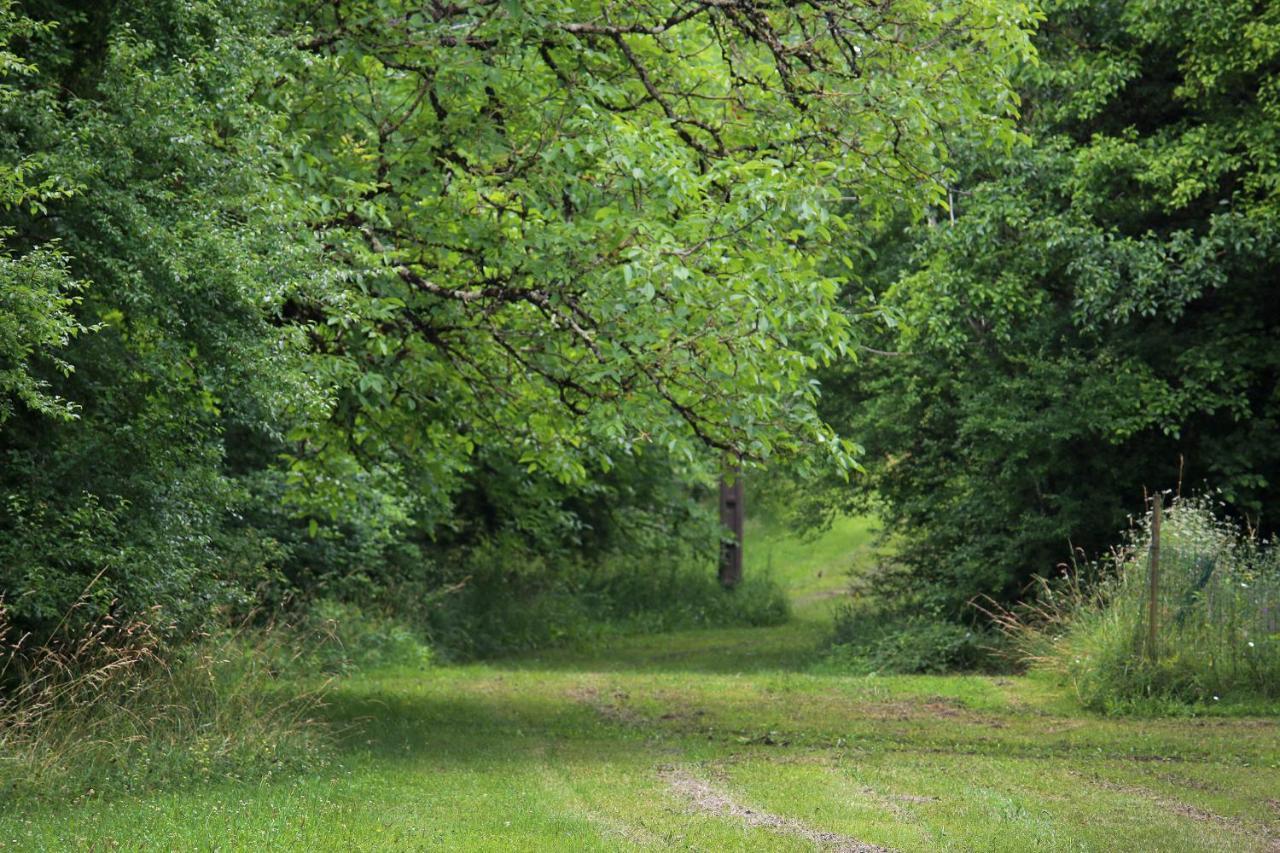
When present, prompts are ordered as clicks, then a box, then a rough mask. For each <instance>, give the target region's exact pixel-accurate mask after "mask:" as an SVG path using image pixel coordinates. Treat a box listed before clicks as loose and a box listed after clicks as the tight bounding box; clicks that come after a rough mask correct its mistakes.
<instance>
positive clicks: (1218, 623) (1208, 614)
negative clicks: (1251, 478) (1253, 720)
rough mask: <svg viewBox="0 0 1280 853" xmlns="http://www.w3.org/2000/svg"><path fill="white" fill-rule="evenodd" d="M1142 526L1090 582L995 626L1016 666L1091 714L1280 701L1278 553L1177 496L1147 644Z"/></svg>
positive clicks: (1065, 585)
mask: <svg viewBox="0 0 1280 853" xmlns="http://www.w3.org/2000/svg"><path fill="white" fill-rule="evenodd" d="M1150 542H1151V534H1150V524H1149V521H1148V523H1147V525H1146V526H1145V527H1144V528H1143V529H1142V530H1141V531H1138V532H1137V533H1136V534H1135V535H1133V536H1131V537H1130V541H1129V542H1128V543H1127V544H1126V546H1125V547H1123V548H1122V549H1120V550H1119V551H1118V552H1117V554H1116V555H1115V556H1114V557H1113V559H1112V560H1111V561H1109V562H1108V563H1107V564H1104V565H1101V566H1095V567H1093V574H1094V575H1095V576H1096V577H1095V578H1094V579H1092V582H1091V583H1088V582H1085V581H1082V580H1081V578H1080V575H1079V574H1078V573H1077V574H1073V573H1066V576H1065V577H1063V578H1061V579H1060V580H1058V581H1057V582H1048V581H1044V582H1042V584H1041V586H1042V591H1041V595H1040V597H1039V599H1038V600H1037V601H1036V602H1034V603H1033V604H1030V605H1027V606H1024V607H1022V608H1019V609H1017V610H1015V611H1012V612H1010V611H997V612H996V616H997V621H998V624H999V625H1000V626H1001V628H1002V629H1003V630H1004V631H1005V633H1006V634H1008V635H1009V636H1010V637H1011V638H1012V639H1013V640H1014V643H1015V648H1016V649H1017V650H1018V652H1019V654H1020V655H1021V656H1022V657H1023V659H1024V660H1026V661H1028V662H1030V663H1031V664H1032V665H1033V666H1035V667H1037V668H1040V669H1043V670H1047V671H1051V672H1054V673H1057V674H1058V675H1059V676H1060V677H1062V678H1063V679H1064V680H1065V681H1066V682H1067V683H1069V684H1070V685H1071V686H1072V687H1073V688H1074V689H1075V691H1076V693H1077V694H1078V695H1079V697H1080V699H1081V701H1082V702H1083V703H1084V704H1085V705H1087V706H1089V707H1093V708H1097V709H1100V710H1108V711H1123V710H1130V709H1135V708H1142V707H1168V706H1169V705H1170V704H1183V705H1186V704H1188V703H1189V704H1193V705H1194V704H1210V705H1211V704H1216V703H1219V702H1223V701H1225V702H1228V703H1231V702H1244V703H1248V702H1253V701H1256V700H1259V699H1261V700H1264V701H1265V700H1275V699H1277V698H1280V550H1277V547H1276V545H1275V543H1274V542H1271V543H1264V542H1261V541H1259V540H1258V539H1257V538H1256V537H1254V536H1252V535H1249V534H1247V533H1245V532H1243V531H1241V530H1240V529H1239V528H1238V527H1237V526H1236V525H1234V524H1232V523H1230V522H1227V521H1223V520H1221V519H1218V518H1216V517H1215V515H1214V513H1213V511H1212V507H1211V505H1210V503H1209V502H1208V501H1207V500H1205V499H1195V500H1178V501H1175V502H1174V505H1173V507H1172V508H1171V509H1169V510H1168V511H1167V513H1166V515H1165V521H1164V525H1163V529H1162V531H1161V536H1160V559H1159V584H1158V590H1159V592H1158V595H1157V597H1156V607H1155V611H1156V627H1157V632H1156V636H1157V642H1156V648H1155V649H1154V650H1152V649H1150V648H1149V647H1148V639H1147V638H1148V634H1149V624H1150V623H1149V613H1150V596H1149V586H1148V580H1149V574H1148V571H1149V564H1150V560H1149V553H1150Z"/></svg>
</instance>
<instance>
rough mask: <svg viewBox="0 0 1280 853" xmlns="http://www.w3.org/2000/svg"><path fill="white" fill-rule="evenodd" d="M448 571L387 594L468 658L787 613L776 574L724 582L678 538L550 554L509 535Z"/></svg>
mask: <svg viewBox="0 0 1280 853" xmlns="http://www.w3.org/2000/svg"><path fill="white" fill-rule="evenodd" d="M709 541H711V542H712V544H714V540H709ZM446 577H447V578H449V580H447V581H445V582H443V583H442V582H441V581H436V582H435V585H434V586H432V587H430V588H428V587H426V586H423V585H414V584H405V585H400V586H391V587H388V588H387V590H385V591H384V592H383V593H382V594H381V595H380V597H381V598H383V599H385V600H387V601H388V606H389V607H393V608H394V610H395V611H396V612H397V613H398V614H400V615H401V616H402V617H403V618H405V619H407V620H409V621H410V622H411V623H412V624H415V625H417V626H419V627H420V629H421V630H422V632H423V634H424V635H425V636H427V637H429V638H430V639H431V642H432V645H433V646H434V647H436V648H438V649H439V650H440V651H441V652H442V653H444V654H447V655H452V656H454V657H462V658H469V657H488V656H492V655H496V654H501V653H505V652H513V651H524V650H531V649H537V648H545V647H548V646H563V645H572V644H575V643H582V642H588V641H591V640H593V639H596V638H598V637H599V636H600V635H601V634H602V633H605V632H614V631H622V632H647V631H664V630H670V629H673V628H689V627H703V626H725V625H771V624H777V623H779V622H782V621H785V620H786V618H787V616H788V615H789V605H788V602H787V599H786V595H785V594H784V593H783V591H782V590H781V588H780V587H778V586H777V584H775V583H773V582H772V580H771V579H769V578H767V577H764V576H754V577H748V578H747V579H746V580H745V581H744V582H743V583H742V584H741V585H740V586H739V587H737V588H736V589H733V590H726V589H724V588H723V587H721V586H720V584H719V582H718V581H717V580H716V575H715V569H714V564H713V562H712V559H711V555H710V554H709V552H708V549H707V548H705V547H703V548H699V547H698V546H696V545H695V544H694V543H692V542H689V541H683V542H682V541H679V540H677V539H674V538H673V539H671V540H669V541H668V542H667V543H666V548H665V549H660V548H658V547H655V546H651V545H644V544H643V543H633V544H632V547H631V549H629V550H628V551H623V550H620V549H619V550H614V551H612V552H606V553H604V554H601V555H596V556H588V555H584V554H582V553H581V552H574V551H561V552H560V553H559V554H556V555H554V556H550V555H547V554H545V553H540V552H539V551H538V550H536V549H533V548H531V547H530V546H529V545H528V543H525V542H521V541H519V540H518V539H515V538H512V537H505V538H501V539H495V540H489V541H487V542H485V543H483V544H481V545H480V546H479V547H477V548H474V549H471V550H469V551H467V552H466V553H461V554H457V555H455V559H454V560H453V561H452V568H451V569H450V572H449V574H448V575H447V576H446ZM442 587H443V589H444V590H445V591H443V592H442ZM393 601H394V602H397V603H395V604H392V602H393Z"/></svg>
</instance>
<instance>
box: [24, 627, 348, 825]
mask: <svg viewBox="0 0 1280 853" xmlns="http://www.w3.org/2000/svg"><path fill="white" fill-rule="evenodd" d="M68 633H71V634H72V635H73V636H74V639H70V640H61V638H60V635H57V634H55V636H54V637H53V638H51V639H50V640H48V641H47V642H45V643H43V644H41V645H38V646H33V647H32V646H28V645H27V638H26V637H23V636H15V635H14V631H13V630H12V626H11V623H10V622H9V621H8V619H7V617H6V615H5V610H4V609H3V608H2V607H0V803H3V802H5V801H13V800H21V799H41V798H53V799H56V800H58V801H60V802H65V801H76V800H79V799H82V798H89V797H96V796H103V795H106V794H110V793H121V792H132V791H139V790H145V789H148V788H155V787H159V786H166V787H168V786H173V785H181V784H189V783H194V782H206V781H212V780H227V779H257V780H262V779H267V778H270V777H272V776H274V775H277V774H279V773H281V772H284V771H294V770H300V769H303V768H305V767H309V766H316V765H319V764H321V763H323V761H324V752H325V743H326V732H325V730H324V728H323V727H322V726H321V725H320V724H319V723H317V722H316V720H315V719H314V717H313V713H314V711H315V710H316V708H317V706H318V705H319V703H320V701H321V695H322V693H323V691H324V687H323V686H313V687H303V686H301V684H302V682H300V681H299V680H298V679H296V678H294V677H293V676H294V675H296V673H294V672H291V671H290V670H289V669H288V668H287V667H288V666H289V664H290V663H291V662H293V661H297V660H298V659H299V654H298V652H297V648H298V646H299V642H298V641H299V637H298V636H297V635H295V634H291V633H289V632H286V631H283V630H280V629H274V630H265V629H252V630H249V629H244V630H230V629H226V630H221V631H217V632H215V633H212V634H206V635H205V636H204V637H202V638H201V639H200V640H199V641H197V642H194V643H190V644H184V645H182V646H179V647H176V648H175V647H172V646H169V645H166V644H165V643H164V642H163V640H162V639H161V634H162V632H161V631H159V630H157V627H156V626H155V625H152V624H150V623H148V622H146V621H143V620H134V621H132V622H127V623H125V622H118V621H116V620H114V619H113V618H112V617H110V616H107V617H102V618H99V619H96V620H95V621H94V622H93V623H92V625H90V626H88V627H87V628H84V629H83V630H80V629H77V630H76V631H74V632H68Z"/></svg>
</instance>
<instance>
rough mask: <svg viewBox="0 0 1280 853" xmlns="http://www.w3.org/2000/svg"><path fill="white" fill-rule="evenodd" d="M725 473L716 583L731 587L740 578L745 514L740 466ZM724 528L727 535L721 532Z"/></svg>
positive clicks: (722, 489) (722, 478)
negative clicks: (718, 576) (717, 579)
mask: <svg viewBox="0 0 1280 853" xmlns="http://www.w3.org/2000/svg"><path fill="white" fill-rule="evenodd" d="M728 477H730V478H732V482H729V480H728V479H726V478H725V477H721V478H720V527H721V531H720V532H721V536H722V537H724V538H722V539H721V542H720V583H721V584H723V585H724V586H726V587H730V588H732V587H735V586H737V585H738V583H739V581H741V580H742V523H743V520H744V519H745V517H746V503H745V499H744V491H743V488H742V470H741V469H739V468H734V469H732V470H731V471H730V472H729V474H728ZM726 530H727V531H728V533H729V534H730V536H725V532H726Z"/></svg>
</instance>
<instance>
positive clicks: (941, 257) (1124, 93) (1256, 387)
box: [828, 0, 1280, 614]
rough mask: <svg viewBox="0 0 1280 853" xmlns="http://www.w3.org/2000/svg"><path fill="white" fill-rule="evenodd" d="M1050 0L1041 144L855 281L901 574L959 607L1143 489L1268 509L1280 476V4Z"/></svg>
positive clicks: (910, 233)
mask: <svg viewBox="0 0 1280 853" xmlns="http://www.w3.org/2000/svg"><path fill="white" fill-rule="evenodd" d="M1049 7H1050V8H1049V9H1048V20H1047V21H1046V22H1045V24H1044V25H1043V26H1042V27H1041V30H1040V32H1039V34H1038V36H1037V47H1038V51H1039V57H1040V61H1039V63H1038V64H1033V65H1028V66H1025V67H1024V68H1022V69H1021V71H1020V72H1019V75H1018V80H1019V85H1020V90H1021V91H1022V93H1023V109H1022V119H1021V130H1022V131H1023V132H1024V133H1025V134H1026V135H1027V136H1028V138H1029V144H1028V145H1026V146H1020V147H1018V148H1016V149H1015V150H1013V151H1012V152H1009V153H1007V154H1005V153H1001V152H994V156H993V154H992V153H981V152H977V151H969V152H967V153H966V154H965V156H964V160H965V162H966V163H967V167H966V168H965V169H963V170H962V174H961V176H960V177H958V178H957V179H956V181H955V182H954V184H953V185H952V187H951V188H950V190H949V200H950V202H951V207H950V209H949V210H948V209H947V208H946V207H939V208H938V209H937V210H935V211H933V213H932V215H930V216H927V217H924V218H922V221H921V222H920V223H919V224H918V225H912V226H909V227H906V228H904V227H903V224H904V222H906V221H907V220H905V219H900V220H899V221H898V222H897V224H896V225H895V226H894V227H893V228H887V229H886V230H885V232H884V233H883V234H882V237H881V239H880V241H879V242H878V243H877V244H875V245H874V248H875V249H876V250H877V254H876V255H875V262H874V263H872V264H871V265H870V269H869V270H868V274H867V275H865V276H862V277H861V278H859V279H856V280H854V282H853V285H852V286H851V287H850V288H849V289H848V295H849V298H850V300H851V302H852V303H854V304H855V310H856V311H859V312H866V313H870V314H875V315H877V316H880V317H882V318H884V319H885V320H886V321H887V322H886V324H885V330H884V332H883V335H882V339H881V340H880V341H878V342H871V341H868V346H870V347H871V350H870V351H864V353H863V359H862V363H861V364H860V365H858V366H857V367H850V368H842V369H841V370H840V371H839V373H840V376H839V377H838V378H834V379H833V382H832V384H833V385H836V386H838V387H839V388H841V389H842V390H841V391H840V392H837V393H831V394H829V396H828V399H829V401H831V404H832V405H831V415H832V417H833V419H834V421H835V422H837V423H840V424H841V425H842V427H843V428H844V429H846V430H847V431H848V432H849V433H850V434H853V435H857V436H858V437H859V439H860V440H861V441H862V442H863V443H864V444H865V445H866V446H867V448H868V467H869V469H870V471H871V473H872V476H871V478H870V487H871V489H873V490H874V492H875V494H876V495H877V496H878V497H879V498H880V499H882V501H883V505H884V507H885V511H886V513H887V515H888V516H889V518H891V519H892V520H893V523H894V526H895V527H896V528H897V529H900V530H902V531H903V532H904V533H905V534H906V535H905V536H904V538H903V543H902V546H903V550H902V557H903V561H904V562H905V564H906V566H907V567H908V569H909V571H908V572H906V573H905V574H899V575H897V580H898V581H899V583H897V584H896V589H897V590H898V591H899V592H900V593H903V594H906V595H908V596H910V597H911V600H915V601H920V602H922V603H924V604H925V605H927V606H931V607H935V608H937V609H939V610H941V611H943V612H948V613H952V614H956V613H960V612H963V611H964V605H965V602H966V601H967V600H968V599H970V598H971V597H972V596H974V595H977V594H986V595H991V596H994V597H996V598H998V599H1000V600H1003V601H1009V600H1012V599H1014V598H1016V597H1017V596H1018V595H1019V594H1020V593H1021V592H1022V591H1023V590H1024V587H1025V585H1026V583H1027V581H1028V580H1029V578H1030V577H1031V576H1032V575H1033V574H1037V573H1043V574H1048V573H1050V572H1052V571H1053V570H1054V569H1055V567H1056V566H1057V565H1058V564H1060V563H1063V562H1069V561H1070V560H1071V559H1072V549H1073V547H1074V548H1076V549H1082V550H1083V551H1084V552H1085V553H1087V554H1088V555H1089V556H1090V557H1094V556H1098V555H1099V554H1101V553H1102V552H1104V551H1105V549H1106V548H1107V547H1109V546H1110V545H1111V544H1112V543H1114V542H1116V541H1117V540H1118V537H1119V533H1120V531H1122V530H1123V529H1124V528H1125V526H1126V525H1127V523H1128V518H1129V516H1130V514H1132V515H1140V514H1141V513H1142V511H1143V498H1144V490H1145V491H1147V492H1150V491H1153V490H1155V489H1170V488H1174V487H1175V486H1176V485H1177V484H1179V482H1181V483H1182V484H1183V487H1184V488H1185V489H1187V490H1191V489H1200V488H1204V487H1205V486H1206V485H1207V486H1208V487H1211V488H1214V489H1217V490H1220V492H1221V495H1222V497H1223V499H1224V500H1225V501H1226V502H1227V503H1228V504H1229V505H1230V506H1231V507H1232V508H1233V510H1234V511H1235V512H1236V513H1237V514H1238V515H1240V516H1243V517H1245V518H1247V519H1248V520H1249V521H1250V523H1252V524H1254V525H1255V526H1256V525H1258V524H1259V523H1260V524H1261V525H1262V527H1264V528H1271V527H1274V523H1275V522H1274V513H1271V512H1269V507H1270V506H1271V505H1273V504H1274V503H1275V502H1276V500H1277V498H1278V497H1280V492H1278V491H1277V490H1278V489H1280V430H1278V429H1277V426H1278V425H1280V424H1278V419H1280V386H1278V385H1277V381H1278V379H1280V347H1277V346H1276V341H1277V340H1278V339H1280V338H1278V335H1280V329H1278V328H1277V327H1278V326H1280V302H1277V300H1276V299H1275V293H1274V281H1275V270H1276V269H1277V265H1278V264H1280V228H1278V227H1277V226H1278V225H1280V206H1278V201H1280V166H1278V164H1277V161H1276V158H1275V152H1276V150H1277V138H1276V132H1277V127H1280V123H1278V122H1277V112H1278V111H1280V76H1277V73H1278V71H1280V65H1278V64H1277V59H1278V57H1280V37H1278V36H1277V33H1278V32H1280V30H1278V29H1277V26H1276V24H1277V17H1276V15H1277V10H1276V9H1275V8H1273V7H1267V8H1266V10H1265V11H1262V12H1259V11H1258V9H1257V4H1254V3H1249V2H1228V3H1219V2H1199V0H1187V2H1174V3H1168V2H1129V3H1097V2H1082V0H1063V1H1061V2H1054V3H1051V4H1049ZM847 496H848V494H847V493H845V497H846V498H847Z"/></svg>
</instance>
